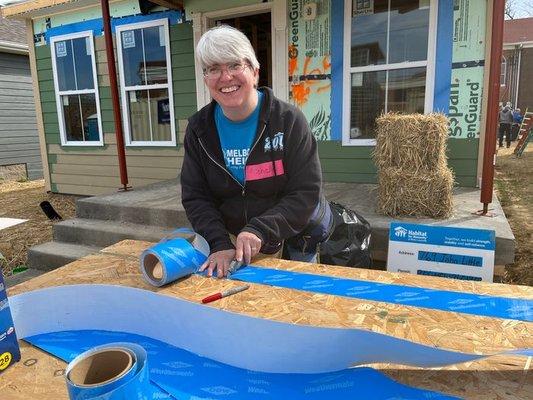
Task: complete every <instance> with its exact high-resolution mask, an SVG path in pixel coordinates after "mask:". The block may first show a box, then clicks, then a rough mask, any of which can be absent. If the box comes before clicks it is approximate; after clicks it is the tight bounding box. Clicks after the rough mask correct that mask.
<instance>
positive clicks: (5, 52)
mask: <svg viewBox="0 0 533 400" xmlns="http://www.w3.org/2000/svg"><path fill="white" fill-rule="evenodd" d="M26 39H27V35H26V24H25V23H24V22H21V21H13V20H7V19H5V18H2V17H0V168H2V167H3V166H6V165H23V166H25V169H26V173H27V177H28V178H29V179H40V178H42V177H43V166H42V163H41V153H40V147H39V135H38V133H37V121H36V118H35V100H34V97H33V85H32V77H31V73H30V61H29V59H28V45H27V40H26Z"/></svg>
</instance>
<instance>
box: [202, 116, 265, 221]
mask: <svg viewBox="0 0 533 400" xmlns="http://www.w3.org/2000/svg"><path fill="white" fill-rule="evenodd" d="M265 129H266V124H264V125H263V129H261V133H260V134H259V136H258V138H257V140H256V141H255V143H254V144H253V145H252V148H251V149H250V152H249V153H248V158H247V159H246V163H245V164H244V170H245V171H246V165H247V164H248V159H249V158H250V155H251V154H252V151H253V150H254V148H255V146H256V145H257V143H259V141H260V140H261V137H262V136H263V133H264V132H265ZM198 143H200V147H202V149H203V150H204V152H205V154H206V155H207V157H209V159H210V160H211V161H213V163H215V165H218V166H219V167H220V168H222V169H223V170H224V172H226V173H227V174H228V175H229V176H230V177H231V179H233V180H234V181H235V182H237V184H238V185H239V186H240V187H241V196H242V198H243V200H244V220H245V223H248V210H247V207H246V172H245V181H244V185H243V184H242V183H240V182H239V181H238V180H237V179H236V178H235V177H234V176H233V175H232V174H231V172H229V171H228V170H227V168H225V167H223V166H222V165H220V163H219V162H218V161H217V160H215V159H214V158H213V157H212V156H211V154H209V152H208V151H207V149H206V148H205V146H204V144H203V143H202V140H201V139H200V138H198Z"/></svg>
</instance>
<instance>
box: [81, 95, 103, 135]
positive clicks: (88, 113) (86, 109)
mask: <svg viewBox="0 0 533 400" xmlns="http://www.w3.org/2000/svg"><path fill="white" fill-rule="evenodd" d="M79 96H80V102H81V112H82V116H83V133H84V135H85V140H88V141H95V142H97V141H98V140H100V135H99V129H98V112H97V110H96V100H95V94H94V93H88V94H80V95H79Z"/></svg>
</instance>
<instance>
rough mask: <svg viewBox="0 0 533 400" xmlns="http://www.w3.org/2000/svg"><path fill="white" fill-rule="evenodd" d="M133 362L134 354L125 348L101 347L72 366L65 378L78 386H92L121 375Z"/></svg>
mask: <svg viewBox="0 0 533 400" xmlns="http://www.w3.org/2000/svg"><path fill="white" fill-rule="evenodd" d="M133 364H134V356H133V355H132V354H131V353H130V352H129V351H127V350H126V349H121V348H110V349H102V350H100V351H97V352H94V353H92V354H90V355H88V356H87V357H86V358H83V359H81V360H79V361H78V362H77V363H76V364H74V365H73V366H72V369H71V370H70V371H69V373H68V375H67V379H68V380H70V381H71V382H72V383H73V384H74V385H76V386H79V387H94V386H101V385H105V384H108V383H111V382H113V381H115V380H117V379H120V378H121V377H123V376H124V375H125V374H126V373H127V372H128V371H129V370H130V369H131V368H132V367H133Z"/></svg>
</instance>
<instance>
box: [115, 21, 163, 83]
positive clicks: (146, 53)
mask: <svg viewBox="0 0 533 400" xmlns="http://www.w3.org/2000/svg"><path fill="white" fill-rule="evenodd" d="M164 32H165V31H164V29H163V27H162V26H154V27H150V28H139V29H133V30H129V31H124V32H122V57H123V58H122V60H123V62H124V80H125V82H126V86H137V85H151V84H157V83H167V59H166V39H165V35H164ZM143 42H144V46H143Z"/></svg>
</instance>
